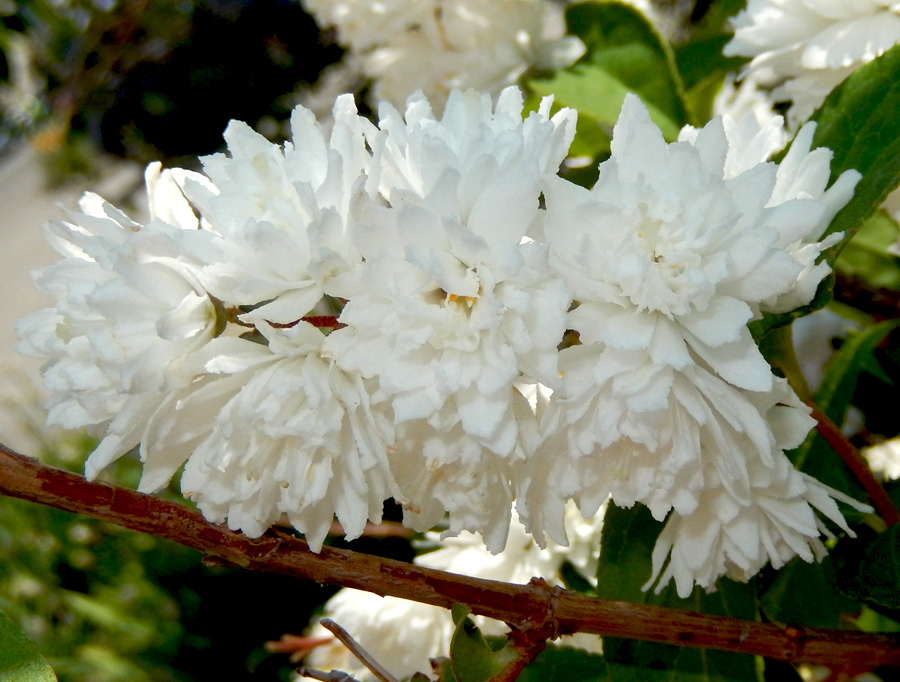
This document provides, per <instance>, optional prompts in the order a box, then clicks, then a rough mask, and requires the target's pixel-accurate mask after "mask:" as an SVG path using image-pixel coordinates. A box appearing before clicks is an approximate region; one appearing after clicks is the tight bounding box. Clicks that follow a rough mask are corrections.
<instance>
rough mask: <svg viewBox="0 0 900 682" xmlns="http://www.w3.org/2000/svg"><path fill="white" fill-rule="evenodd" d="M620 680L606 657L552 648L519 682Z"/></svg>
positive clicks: (522, 675)
mask: <svg viewBox="0 0 900 682" xmlns="http://www.w3.org/2000/svg"><path fill="white" fill-rule="evenodd" d="M614 679H615V680H617V679H619V678H618V677H613V676H612V674H611V671H610V670H609V666H608V665H607V663H606V661H604V660H603V657H602V656H599V655H597V654H591V653H588V652H587V651H583V650H581V649H572V648H569V647H562V646H556V645H555V644H548V645H547V648H546V649H544V650H543V651H542V652H541V653H540V654H539V655H538V657H537V658H536V659H535V660H534V661H533V662H532V663H529V664H528V665H527V666H525V668H524V669H523V670H522V674H521V675H519V678H518V680H516V682H605V681H606V680H614Z"/></svg>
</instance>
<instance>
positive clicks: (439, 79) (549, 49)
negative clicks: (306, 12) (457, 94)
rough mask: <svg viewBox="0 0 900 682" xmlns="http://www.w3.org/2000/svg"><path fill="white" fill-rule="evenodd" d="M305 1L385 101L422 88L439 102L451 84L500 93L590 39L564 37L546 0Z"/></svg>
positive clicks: (564, 61)
mask: <svg viewBox="0 0 900 682" xmlns="http://www.w3.org/2000/svg"><path fill="white" fill-rule="evenodd" d="M306 5H307V7H309V9H311V10H312V12H313V13H314V14H315V15H316V17H317V18H318V20H319V22H320V23H321V24H323V25H325V26H331V25H333V26H336V28H337V31H338V40H339V41H340V42H341V43H343V44H344V45H347V46H348V47H349V48H350V50H351V53H352V54H353V55H354V56H355V58H356V60H357V63H358V64H359V66H360V67H361V69H362V71H363V72H364V73H365V75H366V76H368V77H369V78H372V79H373V80H374V81H375V84H374V95H375V99H376V100H379V101H389V102H392V103H394V104H395V105H396V106H400V105H401V104H402V103H403V102H404V101H405V100H406V98H407V97H409V96H410V95H411V94H412V93H413V92H415V91H417V90H423V91H424V92H425V93H426V94H427V95H428V98H429V100H430V101H431V103H432V104H433V105H434V106H435V107H436V108H438V109H441V108H442V107H443V105H444V102H445V101H446V99H447V96H448V95H449V94H450V92H451V90H453V89H466V88H476V89H478V90H481V91H483V92H487V93H490V94H494V95H495V94H497V93H499V92H500V91H501V90H502V89H503V88H504V87H506V86H508V85H511V84H513V83H515V82H516V81H517V80H518V79H519V77H520V76H521V75H522V74H523V73H524V72H525V71H526V69H528V68H530V67H532V66H535V65H537V66H539V67H541V68H561V67H563V66H567V65H569V64H571V63H572V62H573V61H575V60H576V59H577V58H578V57H580V56H581V54H582V53H583V51H584V46H583V45H582V44H581V42H580V41H579V40H578V39H577V38H574V37H568V38H563V37H562V34H563V32H564V28H563V26H562V23H563V22H562V21H561V20H559V17H558V8H556V7H554V5H553V4H552V3H550V2H547V1H546V0H388V1H387V2H358V1H356V0H343V1H341V2H321V1H319V0H307V2H306Z"/></svg>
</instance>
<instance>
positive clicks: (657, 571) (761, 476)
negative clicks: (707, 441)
mask: <svg viewBox="0 0 900 682" xmlns="http://www.w3.org/2000/svg"><path fill="white" fill-rule="evenodd" d="M749 466H750V472H749V473H750V491H749V492H750V494H749V496H748V497H747V498H745V499H739V498H737V497H735V496H734V495H733V494H732V493H731V492H730V491H729V490H728V488H727V486H716V487H710V488H708V489H707V490H705V491H704V493H703V495H702V496H701V499H700V504H699V505H698V506H697V509H696V511H694V512H693V513H691V514H686V515H682V514H672V516H671V517H670V518H669V521H668V522H667V523H666V525H665V528H663V531H662V533H661V534H660V536H659V539H658V540H657V543H656V546H655V547H654V549H653V575H652V576H651V578H650V580H649V581H648V582H647V584H646V585H645V586H644V588H645V589H647V588H649V587H650V586H651V585H652V584H653V583H654V582H656V581H657V578H658V579H659V583H658V587H657V591H659V590H660V589H661V588H662V587H663V586H665V584H666V583H668V582H669V580H670V579H671V578H674V580H675V587H676V590H677V592H678V596H680V597H682V598H686V597H688V596H689V595H690V593H691V590H692V589H693V588H694V584H697V585H700V586H701V587H704V588H706V589H707V590H711V589H713V588H714V587H715V581H716V579H717V578H718V577H719V576H722V575H726V576H728V577H729V578H732V579H734V580H742V581H747V580H749V579H750V578H751V577H753V576H754V575H756V574H757V573H758V572H759V571H760V570H761V569H762V567H763V566H765V565H766V563H769V562H771V564H772V566H773V567H774V568H776V569H778V568H781V567H782V566H784V565H785V564H786V563H787V562H788V561H790V560H791V559H793V558H794V557H795V556H799V557H801V558H802V559H803V560H804V561H807V562H812V561H813V560H814V559H815V560H819V561H821V560H822V558H823V557H824V556H825V554H826V551H825V546H824V545H823V544H822V541H821V540H820V539H819V537H820V535H825V536H826V537H832V535H831V533H830V532H829V531H828V529H827V527H826V526H825V524H824V523H823V522H822V521H821V520H819V519H818V518H817V517H816V515H815V513H814V512H813V508H815V509H817V510H818V511H819V512H821V513H822V514H823V515H825V516H826V517H828V518H829V519H830V520H831V521H833V522H834V523H835V524H837V525H838V526H840V527H841V528H842V529H843V530H844V531H845V532H847V533H848V534H849V535H851V536H853V535H854V534H853V532H852V531H851V530H850V528H849V527H848V526H847V523H846V521H845V520H844V518H843V516H842V515H841V513H840V511H839V510H838V507H837V504H835V499H837V500H840V501H841V502H844V503H846V504H849V505H851V506H853V507H855V508H856V509H860V510H866V509H869V507H867V506H866V505H861V504H859V503H858V502H856V501H855V500H853V499H851V498H849V497H847V496H846V495H843V494H841V493H839V492H837V491H835V490H833V489H831V488H829V487H828V486H825V485H823V484H821V483H819V481H817V480H816V479H814V478H812V477H810V476H807V475H806V474H802V473H800V472H799V471H797V470H796V469H794V467H793V466H792V465H791V463H790V461H789V460H788V458H787V457H785V456H784V455H780V456H778V457H777V458H776V459H775V466H767V465H765V464H763V463H762V461H760V460H754V459H751V460H750V461H749ZM664 566H665V569H664V568H663V567H664Z"/></svg>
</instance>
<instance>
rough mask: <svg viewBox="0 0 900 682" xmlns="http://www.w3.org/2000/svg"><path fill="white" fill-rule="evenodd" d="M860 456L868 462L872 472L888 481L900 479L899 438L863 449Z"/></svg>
mask: <svg viewBox="0 0 900 682" xmlns="http://www.w3.org/2000/svg"><path fill="white" fill-rule="evenodd" d="M862 454H863V455H865V458H866V459H867V460H869V466H870V467H872V471H874V472H876V473H880V474H881V475H882V476H884V478H886V479H888V480H893V479H896V478H900V438H891V439H890V440H886V441H884V442H883V443H879V444H878V445H873V446H872V447H869V448H865V449H863V450H862Z"/></svg>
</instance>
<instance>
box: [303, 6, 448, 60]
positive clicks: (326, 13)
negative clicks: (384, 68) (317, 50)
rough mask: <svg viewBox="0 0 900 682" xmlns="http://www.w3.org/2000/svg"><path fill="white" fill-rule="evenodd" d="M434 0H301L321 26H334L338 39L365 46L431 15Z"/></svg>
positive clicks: (358, 47)
mask: <svg viewBox="0 0 900 682" xmlns="http://www.w3.org/2000/svg"><path fill="white" fill-rule="evenodd" d="M439 4H440V3H439V1H438V0H303V6H304V7H305V8H306V9H307V11H309V12H311V13H312V14H313V15H314V16H315V18H316V21H317V22H318V24H319V25H320V26H321V27H322V28H331V27H335V28H336V29H337V33H338V42H340V43H341V44H342V45H345V46H347V47H349V48H351V49H353V50H366V49H368V48H371V47H374V46H375V45H378V44H381V43H385V42H388V41H390V40H392V39H394V38H396V36H397V35H398V34H402V33H405V32H407V31H413V30H416V28H417V27H418V26H421V25H422V24H423V23H425V22H426V21H429V20H430V19H433V17H434V14H435V12H436V11H438V6H439Z"/></svg>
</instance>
